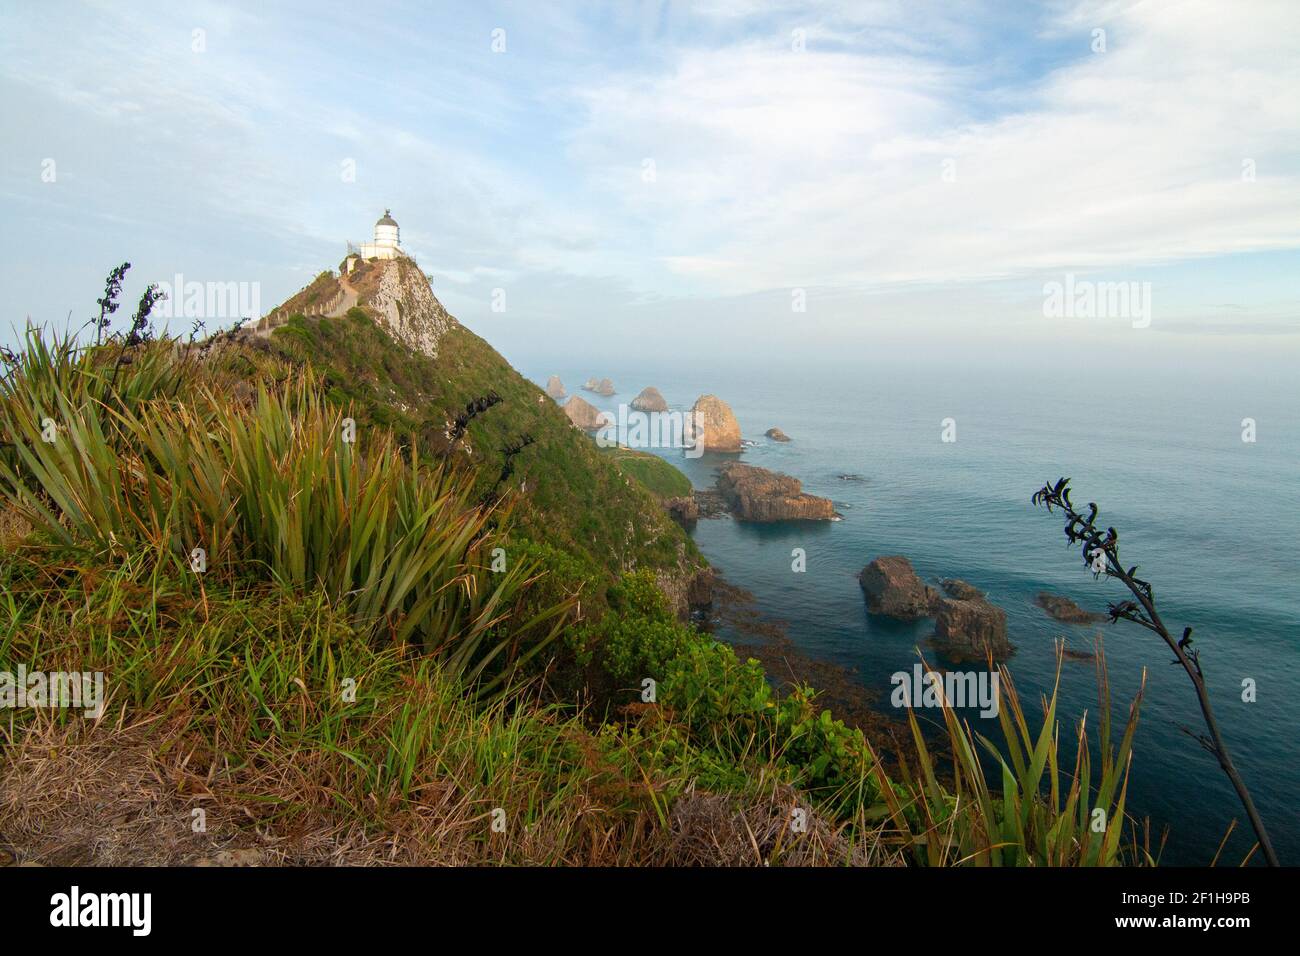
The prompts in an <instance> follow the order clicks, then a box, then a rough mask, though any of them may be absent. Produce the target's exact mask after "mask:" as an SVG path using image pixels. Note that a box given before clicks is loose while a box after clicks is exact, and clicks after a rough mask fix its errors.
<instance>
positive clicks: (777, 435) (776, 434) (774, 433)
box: [763, 428, 790, 441]
mask: <svg viewBox="0 0 1300 956" xmlns="http://www.w3.org/2000/svg"><path fill="white" fill-rule="evenodd" d="M763 434H764V435H766V436H767V437H768V438H770V439H772V441H789V440H790V436H789V435H787V434H786V433H785V432H783V431H781V429H779V428H769V429H768V430H767V431H765V432H763Z"/></svg>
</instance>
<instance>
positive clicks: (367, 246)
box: [361, 209, 403, 259]
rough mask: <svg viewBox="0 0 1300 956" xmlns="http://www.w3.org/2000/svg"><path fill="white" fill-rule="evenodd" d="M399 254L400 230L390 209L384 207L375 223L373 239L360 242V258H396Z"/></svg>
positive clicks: (401, 253) (400, 249) (400, 251)
mask: <svg viewBox="0 0 1300 956" xmlns="http://www.w3.org/2000/svg"><path fill="white" fill-rule="evenodd" d="M400 255H403V252H402V241H401V231H400V230H399V229H398V227H397V221H396V220H395V219H393V217H392V211H391V210H389V209H385V210H384V215H383V216H382V217H381V218H380V220H379V221H378V222H376V223H375V241H374V242H363V243H362V244H361V258H363V259H396V258H397V257H398V256H400Z"/></svg>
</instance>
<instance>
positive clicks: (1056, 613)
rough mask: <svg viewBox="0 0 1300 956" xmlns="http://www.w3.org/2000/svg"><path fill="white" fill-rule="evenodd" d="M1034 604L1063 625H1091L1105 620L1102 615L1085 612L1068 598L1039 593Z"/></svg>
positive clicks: (1043, 592)
mask: <svg viewBox="0 0 1300 956" xmlns="http://www.w3.org/2000/svg"><path fill="white" fill-rule="evenodd" d="M1034 603H1035V604H1037V605H1038V606H1039V607H1041V608H1042V609H1043V610H1044V611H1046V612H1047V613H1048V614H1049V615H1051V617H1052V618H1053V619H1054V620H1057V621H1061V622H1062V623H1064V624H1092V623H1093V622H1095V621H1104V620H1106V616H1105V615H1104V614H1096V613H1094V612H1092V611H1085V610H1084V609H1083V608H1081V607H1079V605H1077V604H1075V603H1074V602H1073V601H1071V600H1070V599H1069V598H1068V597H1062V596H1061V595H1059V594H1048V593H1047V592H1046V591H1041V592H1039V594H1038V597H1036V598H1034Z"/></svg>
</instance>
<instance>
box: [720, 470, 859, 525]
mask: <svg viewBox="0 0 1300 956" xmlns="http://www.w3.org/2000/svg"><path fill="white" fill-rule="evenodd" d="M718 490H719V491H720V492H722V496H723V497H724V498H725V499H726V500H727V504H728V505H729V506H730V508H731V511H732V513H733V514H735V516H736V517H737V518H740V519H742V520H744V521H829V520H830V519H831V518H834V517H835V506H834V505H833V504H832V503H831V500H830V499H829V498H818V497H817V496H816V495H809V494H805V493H804V491H803V486H802V485H801V484H800V482H799V479H798V478H791V477H790V476H789V475H782V474H779V473H777V472H775V471H768V470H767V469H766V468H756V467H754V466H753V465H742V464H741V463H740V462H731V463H730V464H728V465H725V466H723V468H722V469H721V470H720V471H719V472H718Z"/></svg>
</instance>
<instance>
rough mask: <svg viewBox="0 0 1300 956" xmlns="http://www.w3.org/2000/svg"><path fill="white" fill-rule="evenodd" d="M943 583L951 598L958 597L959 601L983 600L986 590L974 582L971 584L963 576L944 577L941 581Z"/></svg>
mask: <svg viewBox="0 0 1300 956" xmlns="http://www.w3.org/2000/svg"><path fill="white" fill-rule="evenodd" d="M939 583H940V584H942V585H943V590H944V592H945V593H946V594H947V595H948V597H950V598H956V599H957V600H958V601H982V600H983V599H984V592H983V591H981V590H980V589H979V588H977V587H976V586H975V585H973V584H969V583H967V582H966V581H963V580H961V578H944V579H943V580H942V581H940V582H939Z"/></svg>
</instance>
